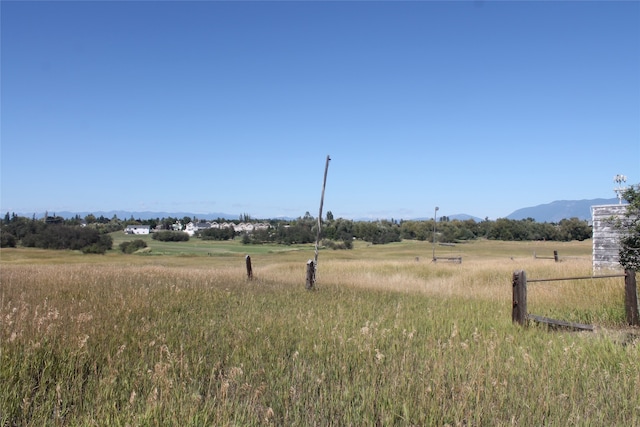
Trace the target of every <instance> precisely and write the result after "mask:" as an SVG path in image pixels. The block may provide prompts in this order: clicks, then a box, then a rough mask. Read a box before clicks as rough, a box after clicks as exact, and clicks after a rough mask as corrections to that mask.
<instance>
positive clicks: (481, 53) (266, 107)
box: [0, 1, 640, 219]
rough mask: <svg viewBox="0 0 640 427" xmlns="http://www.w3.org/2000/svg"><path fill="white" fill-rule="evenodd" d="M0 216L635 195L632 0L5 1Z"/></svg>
mask: <svg viewBox="0 0 640 427" xmlns="http://www.w3.org/2000/svg"><path fill="white" fill-rule="evenodd" d="M0 13H1V24H2V25H1V37H2V39H1V55H2V56H1V135H0V136H1V146H0V149H1V187H0V190H1V193H0V211H2V212H7V211H10V212H23V213H31V212H44V211H45V210H46V211H49V212H60V211H75V212H85V211H89V212H97V211H109V210H130V211H168V212H184V211H187V212H194V213H202V214H204V213H209V212H225V213H229V214H237V215H239V214H241V213H246V214H249V215H251V216H252V217H256V218H269V217H277V216H292V217H297V216H302V215H304V213H305V212H307V211H308V212H310V213H311V214H312V215H314V216H316V215H317V213H318V207H319V203H320V194H321V190H322V178H323V173H324V166H325V159H326V156H327V155H330V156H331V158H332V160H331V162H330V166H329V172H328V177H327V187H326V193H325V201H324V213H326V212H327V211H329V210H330V211H332V213H333V214H334V216H335V217H344V218H395V219H400V218H404V219H410V218H417V217H431V216H433V210H434V207H435V206H439V207H440V211H439V215H454V214H460V213H467V214H471V215H474V216H478V217H481V218H484V217H489V218H492V219H493V218H499V217H505V216H507V215H509V214H510V213H511V212H513V211H514V210H516V209H519V208H522V207H527V206H534V205H538V204H543V203H549V202H552V201H554V200H577V199H591V198H600V197H604V198H609V197H615V194H614V192H613V187H614V182H613V177H614V175H616V174H625V175H627V177H628V179H629V183H637V182H639V181H640V2H490V1H486V2H213V1H209V2H205V1H203V2H11V1H2V2H1V3H0Z"/></svg>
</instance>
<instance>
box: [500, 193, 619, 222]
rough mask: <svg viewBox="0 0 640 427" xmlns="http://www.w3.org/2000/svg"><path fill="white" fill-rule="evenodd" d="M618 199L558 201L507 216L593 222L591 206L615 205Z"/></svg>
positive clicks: (508, 217) (540, 220) (523, 209)
mask: <svg viewBox="0 0 640 427" xmlns="http://www.w3.org/2000/svg"><path fill="white" fill-rule="evenodd" d="M617 203H618V199H616V198H613V199H589V200H556V201H555V202H551V203H547V204H544V205H538V206H532V207H529V208H522V209H518V210H517V211H514V212H513V213H512V214H510V215H509V216H507V219H514V220H520V219H526V218H533V219H534V220H536V222H555V223H557V222H560V221H561V220H563V219H565V218H578V219H582V220H587V221H589V220H591V206H595V205H615V204H617Z"/></svg>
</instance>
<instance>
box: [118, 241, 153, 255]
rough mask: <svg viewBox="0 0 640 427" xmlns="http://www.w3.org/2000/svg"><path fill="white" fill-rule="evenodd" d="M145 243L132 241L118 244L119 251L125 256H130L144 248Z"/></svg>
mask: <svg viewBox="0 0 640 427" xmlns="http://www.w3.org/2000/svg"><path fill="white" fill-rule="evenodd" d="M146 247H147V242H145V241H144V240H141V239H137V240H133V241H131V242H122V243H120V250H121V251H122V253H125V254H132V253H134V252H135V251H137V250H139V249H142V248H146Z"/></svg>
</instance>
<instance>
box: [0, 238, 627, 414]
mask: <svg viewBox="0 0 640 427" xmlns="http://www.w3.org/2000/svg"><path fill="white" fill-rule="evenodd" d="M135 238H137V236H136V237H135ZM133 239H134V238H132V237H131V236H123V235H119V234H117V235H114V247H116V248H117V245H118V244H119V243H120V242H121V241H124V240H133ZM144 239H147V240H148V244H149V246H150V248H151V250H150V252H147V253H145V254H136V255H123V254H120V253H118V252H117V251H116V250H114V251H112V253H109V254H107V255H104V256H101V255H82V254H80V253H75V252H69V251H43V250H36V249H2V251H1V252H0V319H1V322H2V323H1V326H0V426H13V425H20V426H22V425H82V426H84V425H101V426H102V425H132V426H134V425H175V424H181V425H193V426H201V425H238V426H240V425H242V426H244V425H299V426H307V425H317V426H327V425H335V426H343V425H354V426H369V425H407V426H409V425H421V426H430V425H451V426H455V425H460V426H463V425H464V426H470V425H490V426H494V425H522V426H525V425H526V426H529V425H558V426H566V425H620V426H623V425H624V426H629V425H634V424H637V420H638V419H640V396H639V395H638V390H639V389H640V339H639V338H638V336H639V335H640V331H638V330H637V329H634V328H628V327H626V326H625V325H624V306H623V300H624V292H623V288H624V285H623V281H622V279H619V278H612V279H598V280H582V281H564V282H543V283H532V284H531V285H530V286H529V311H531V312H534V313H536V314H540V315H544V316H550V317H556V318H559V319H563V320H569V321H576V322H582V323H593V324H594V325H595V326H596V330H595V332H572V331H563V330H558V331H548V330H547V329H546V328H544V327H539V326H538V327H536V326H533V327H530V328H521V327H519V326H516V325H513V324H512V323H511V275H512V273H513V271H515V270H518V269H524V270H525V271H526V272H527V275H528V277H529V278H543V277H544V278H546V277H566V276H585V275H591V242H590V241H586V242H571V243H558V242H550V243H549V242H491V241H478V242H472V243H466V244H459V245H457V246H455V247H445V246H438V247H436V255H437V256H439V257H440V256H442V257H446V256H462V257H463V262H462V264H454V263H448V262H438V263H432V262H431V256H432V250H433V248H432V246H431V244H429V243H428V242H415V241H408V242H402V243H397V244H390V245H384V246H373V245H367V244H366V243H363V242H357V243H356V244H355V245H354V249H353V250H351V251H330V250H322V251H321V252H320V258H319V270H318V290H317V291H314V292H308V291H306V290H305V288H304V280H305V268H306V261H307V260H308V259H310V258H313V247H312V246H308V245H305V246H291V247H281V246H243V245H241V244H240V243H239V242H203V241H200V240H195V239H194V240H192V241H190V242H186V243H184V242H183V243H163V242H156V241H153V240H151V239H150V238H148V237H144ZM553 250H558V252H559V254H560V258H561V262H559V263H555V262H553V260H542V259H534V257H533V253H534V251H535V252H536V253H537V254H538V255H544V256H551V255H552V253H553ZM246 254H250V255H251V257H252V260H253V272H254V276H255V279H254V280H253V281H247V280H246V278H245V276H246V274H245V263H244V256H245V255H246Z"/></svg>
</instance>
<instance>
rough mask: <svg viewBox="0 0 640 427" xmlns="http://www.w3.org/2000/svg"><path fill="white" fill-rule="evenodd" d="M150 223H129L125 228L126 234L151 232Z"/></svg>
mask: <svg viewBox="0 0 640 427" xmlns="http://www.w3.org/2000/svg"><path fill="white" fill-rule="evenodd" d="M149 228H150V227H149V226H148V225H127V227H126V228H125V229H124V232H125V234H149Z"/></svg>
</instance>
